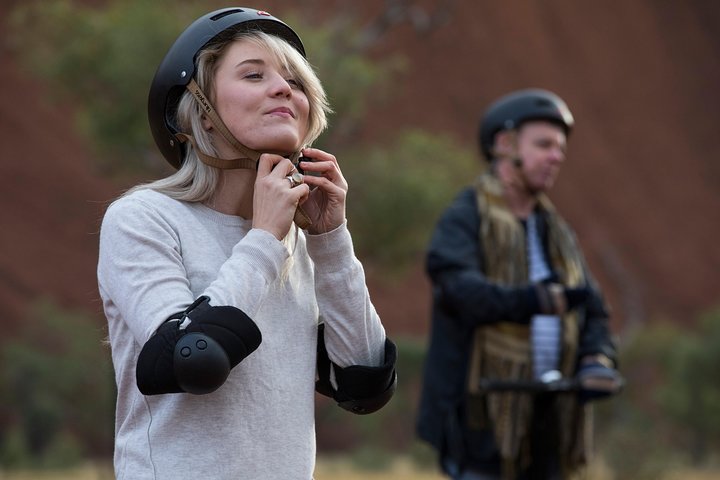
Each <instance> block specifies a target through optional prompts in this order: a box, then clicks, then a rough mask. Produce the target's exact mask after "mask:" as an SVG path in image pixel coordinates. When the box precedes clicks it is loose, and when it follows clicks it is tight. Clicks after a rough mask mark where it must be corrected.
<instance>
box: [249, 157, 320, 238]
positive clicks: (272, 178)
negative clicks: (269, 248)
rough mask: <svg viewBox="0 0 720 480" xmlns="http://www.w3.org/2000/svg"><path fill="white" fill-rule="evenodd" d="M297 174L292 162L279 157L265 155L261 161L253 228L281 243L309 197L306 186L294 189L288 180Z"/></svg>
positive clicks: (256, 180) (254, 201)
mask: <svg viewBox="0 0 720 480" xmlns="http://www.w3.org/2000/svg"><path fill="white" fill-rule="evenodd" d="M294 170H295V167H294V166H293V164H292V162H290V160H288V159H287V158H284V157H281V156H280V155H273V154H270V153H264V154H262V155H261V156H260V160H259V161H258V169H257V178H256V179H255V191H254V193H253V221H252V226H253V228H259V229H262V230H265V231H267V232H270V233H272V234H273V235H274V236H275V238H277V239H278V240H282V239H283V238H285V236H286V235H287V234H288V232H289V231H290V226H291V225H292V223H293V217H294V216H295V210H296V209H297V207H298V204H299V203H300V202H301V201H304V200H305V198H307V196H308V194H309V193H310V188H309V187H308V186H307V185H305V184H304V183H302V184H300V185H297V186H295V187H292V185H291V183H290V181H289V180H288V179H287V176H288V175H290V174H291V173H292V172H293V171H294Z"/></svg>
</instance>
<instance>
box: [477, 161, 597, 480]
mask: <svg viewBox="0 0 720 480" xmlns="http://www.w3.org/2000/svg"><path fill="white" fill-rule="evenodd" d="M475 189H476V193H477V202H478V209H479V213H480V216H481V219H482V220H481V227H480V232H479V237H480V243H481V245H482V251H483V254H484V257H483V258H482V261H483V264H484V266H485V272H484V273H485V275H486V277H487V278H488V280H490V281H492V282H496V283H499V284H502V285H507V286H519V285H525V284H527V283H528V265H527V250H526V244H525V243H526V240H525V238H526V237H525V229H524V228H523V226H522V223H521V222H520V221H519V220H518V219H517V218H516V217H515V215H513V213H512V212H511V211H510V210H509V209H508V207H507V204H506V202H505V200H504V198H503V195H502V185H501V184H500V182H499V181H498V179H497V177H495V176H494V175H492V174H490V173H486V174H483V175H481V176H480V177H478V179H477V180H476V182H475ZM538 200H539V208H540V210H541V211H542V212H543V213H544V216H545V218H546V219H547V228H548V232H547V233H548V249H549V256H548V257H549V258H548V262H549V263H550V266H551V267H552V270H553V271H554V272H555V273H556V275H557V276H558V278H559V281H560V282H561V283H562V284H563V285H566V286H570V287H573V286H578V285H581V284H583V283H584V282H585V278H584V274H583V268H582V257H581V253H580V249H579V247H578V244H577V241H576V239H575V235H574V233H573V232H572V230H571V229H570V228H569V226H568V225H567V224H566V223H565V221H564V220H563V219H562V218H560V216H559V215H558V214H557V212H556V210H555V208H554V207H553V205H552V203H551V202H550V200H549V199H548V198H547V197H546V196H544V195H541V196H540V197H539V198H538ZM578 321H579V317H578V314H577V313H576V312H571V313H569V314H566V315H564V316H563V317H562V319H561V322H562V323H561V324H562V345H561V352H562V353H561V359H560V371H561V372H562V374H563V376H565V377H569V376H572V375H573V374H574V369H575V361H576V358H575V357H576V354H577V347H578V345H577V343H578ZM469 372H470V374H469V375H470V376H469V378H468V393H469V396H470V401H469V402H468V422H469V426H470V427H471V428H488V427H490V428H492V429H493V431H494V433H495V441H496V443H497V446H498V449H499V451H500V455H501V457H502V459H503V477H504V478H514V477H515V472H516V469H517V468H524V467H526V466H527V465H528V463H529V462H530V461H531V459H530V445H529V429H530V421H531V417H532V408H533V401H532V396H531V395H530V394H527V393H515V392H485V391H483V390H482V389H481V388H480V386H479V380H480V379H481V378H491V379H499V380H531V379H532V378H533V370H532V347H531V341H530V326H529V325H521V324H518V323H511V322H503V321H500V322H497V323H494V324H491V325H487V326H481V327H478V328H476V330H475V339H474V346H473V352H472V355H471V363H470V369H469ZM555 403H556V405H555V406H556V408H557V409H558V410H557V411H558V418H559V425H558V429H559V433H560V450H561V451H560V458H561V462H562V465H563V469H564V470H565V472H566V473H568V474H570V473H572V472H574V471H576V470H577V468H578V467H580V466H582V465H584V464H585V463H586V461H587V454H588V452H589V450H590V444H589V442H588V440H589V439H590V438H591V432H592V424H591V420H592V418H591V416H590V415H589V414H590V413H591V412H590V411H589V409H586V408H583V407H581V406H580V405H578V403H577V401H576V399H575V395H574V394H572V393H569V394H558V395H557V399H556V402H555ZM586 410H587V411H586Z"/></svg>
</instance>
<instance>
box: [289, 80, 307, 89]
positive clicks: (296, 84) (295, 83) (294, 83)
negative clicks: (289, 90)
mask: <svg viewBox="0 0 720 480" xmlns="http://www.w3.org/2000/svg"><path fill="white" fill-rule="evenodd" d="M287 82H288V83H289V84H290V86H291V87H293V88H297V89H298V90H304V88H303V85H302V83H300V82H299V81H297V80H295V79H294V78H288V79H287Z"/></svg>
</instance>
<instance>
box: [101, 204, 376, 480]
mask: <svg viewBox="0 0 720 480" xmlns="http://www.w3.org/2000/svg"><path fill="white" fill-rule="evenodd" d="M290 235H291V238H290V241H288V242H280V241H278V240H277V239H276V238H275V237H274V236H272V235H271V234H270V233H268V232H265V231H262V230H257V229H251V222H250V221H248V220H245V219H242V218H240V217H235V216H230V215H225V214H222V213H219V212H217V211H214V210H212V209H210V208H208V207H206V206H203V205H201V204H199V203H188V202H181V201H177V200H173V199H171V198H169V197H167V196H166V195H163V194H160V193H158V192H155V191H152V190H140V191H138V192H135V193H133V194H131V195H129V196H125V197H123V198H121V199H119V200H117V201H116V202H114V203H113V204H112V205H111V206H110V207H109V208H108V210H107V212H106V214H105V217H104V219H103V223H102V227H101V232H100V256H99V262H98V285H99V290H100V295H101V297H102V300H103V307H104V310H105V314H106V316H107V320H108V326H109V338H110V344H111V349H112V359H113V365H114V368H115V377H116V382H117V388H118V396H117V409H116V420H115V431H116V438H115V455H114V464H115V474H116V477H117V479H118V480H145V479H153V480H161V479H163V480H164V479H168V480H169V479H173V480H178V479H196V478H209V479H213V480H222V479H228V480H230V479H233V480H236V479H248V480H250V479H283V480H288V479H301V480H308V479H310V478H311V477H312V474H313V470H314V465H315V421H314V381H315V367H316V364H315V361H316V341H317V325H318V321H319V319H321V321H323V322H324V323H325V325H326V327H325V341H326V344H327V348H328V353H329V355H330V358H331V359H332V360H333V361H334V362H335V363H336V364H338V365H340V366H348V365H372V366H376V365H380V364H381V363H382V361H383V345H384V341H385V331H384V329H383V326H382V324H381V322H380V319H379V317H378V315H377V313H376V311H375V308H374V307H373V305H372V303H371V301H370V298H369V295H368V292H367V287H366V285H365V275H364V272H363V269H362V266H361V264H360V262H359V261H358V260H357V258H356V257H355V255H354V253H353V247H352V240H351V237H350V234H349V232H348V230H347V228H346V226H345V225H343V226H341V227H339V228H337V229H335V230H333V231H331V232H328V233H326V234H323V235H305V234H304V233H303V232H302V231H297V230H296V229H292V230H291V234H290ZM200 295H207V296H209V297H210V303H211V304H212V305H216V306H217V305H232V306H235V307H238V308H240V309H241V310H243V311H244V312H245V313H246V314H247V315H249V316H250V318H252V319H253V320H254V321H255V323H256V324H257V325H258V327H259V328H260V330H261V332H262V338H263V341H262V343H261V345H260V346H259V347H258V349H257V350H256V351H255V352H253V353H252V354H251V355H249V356H248V357H247V358H245V359H244V360H243V361H242V362H241V363H240V364H239V365H238V366H236V367H235V368H234V369H233V370H232V371H231V373H230V376H229V378H228V380H227V382H226V383H225V384H224V385H223V386H221V387H220V388H219V389H218V390H216V391H215V392H213V393H210V394H208V395H191V394H185V393H181V394H168V395H156V396H147V397H146V396H144V395H142V394H141V393H140V392H139V390H138V388H137V385H136V383H135V365H136V363H137V358H138V355H139V353H140V350H141V348H142V346H143V345H144V344H145V342H146V341H147V340H148V339H149V338H150V336H151V335H152V334H153V333H154V332H155V330H156V329H157V328H158V327H159V325H160V324H161V323H162V322H163V321H164V320H165V319H167V318H168V317H169V316H170V315H171V314H173V313H176V312H179V311H182V310H184V309H185V308H186V307H187V306H188V305H189V304H190V303H192V302H193V301H194V300H195V299H196V298H198V297H199V296H200Z"/></svg>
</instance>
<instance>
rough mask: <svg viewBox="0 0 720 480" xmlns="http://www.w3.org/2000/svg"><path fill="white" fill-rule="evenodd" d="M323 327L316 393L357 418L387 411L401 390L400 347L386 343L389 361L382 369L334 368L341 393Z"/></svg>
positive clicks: (359, 367) (319, 348) (389, 341)
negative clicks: (397, 392)
mask: <svg viewBox="0 0 720 480" xmlns="http://www.w3.org/2000/svg"><path fill="white" fill-rule="evenodd" d="M322 327H323V325H321V326H320V332H319V338H318V375H319V379H318V381H317V382H316V384H315V390H316V391H317V392H318V393H321V394H322V395H325V396H327V397H331V398H333V399H334V400H335V401H336V402H337V403H338V405H339V406H340V407H341V408H343V409H345V410H347V411H349V412H352V413H355V414H357V415H366V414H368V413H373V412H377V411H378V410H380V409H381V408H382V407H384V406H385V405H386V404H387V403H388V402H389V401H390V399H391V398H392V396H393V395H394V394H395V388H396V386H397V373H396V371H395V364H396V362H397V347H396V346H395V344H394V343H393V342H392V341H391V340H390V339H389V338H386V339H385V359H384V362H383V364H382V365H380V366H378V367H367V366H364V365H351V366H349V367H345V368H341V367H339V366H337V365H335V364H334V363H333V364H332V367H333V370H334V372H335V381H336V383H337V390H335V389H334V388H333V386H332V384H331V383H330V364H331V361H330V359H329V357H328V355H327V350H326V348H325V341H324V335H323V330H322Z"/></svg>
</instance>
